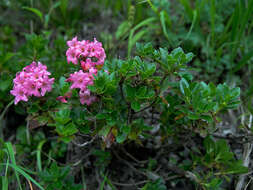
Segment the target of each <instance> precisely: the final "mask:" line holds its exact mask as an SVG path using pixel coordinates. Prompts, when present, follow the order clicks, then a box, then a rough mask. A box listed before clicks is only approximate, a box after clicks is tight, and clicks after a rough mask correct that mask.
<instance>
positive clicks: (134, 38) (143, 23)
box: [128, 17, 156, 57]
mask: <svg viewBox="0 0 253 190" xmlns="http://www.w3.org/2000/svg"><path fill="white" fill-rule="evenodd" d="M155 20H156V18H155V17H151V18H148V19H146V20H144V21H142V22H140V23H139V24H137V25H136V26H135V27H133V28H132V29H131V30H130V35H129V38H128V57H130V54H131V50H132V47H133V44H134V43H133V40H136V39H137V38H139V39H140V37H141V36H143V35H144V33H143V32H142V31H140V32H141V33H139V34H138V36H136V37H134V32H135V31H136V30H138V29H139V28H141V27H143V26H145V25H148V24H150V23H151V22H153V21H155ZM139 39H137V40H139ZM137 40H136V41H137Z"/></svg>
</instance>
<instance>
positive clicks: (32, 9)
mask: <svg viewBox="0 0 253 190" xmlns="http://www.w3.org/2000/svg"><path fill="white" fill-rule="evenodd" d="M22 8H23V9H25V10H27V11H30V12H32V13H34V14H35V15H37V16H38V17H39V18H40V20H41V22H42V23H43V13H42V12H41V11H40V10H39V9H36V8H32V7H22Z"/></svg>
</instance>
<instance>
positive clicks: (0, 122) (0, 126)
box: [0, 100, 14, 139]
mask: <svg viewBox="0 0 253 190" xmlns="http://www.w3.org/2000/svg"><path fill="white" fill-rule="evenodd" d="M13 103H14V100H12V101H11V102H10V103H9V104H7V106H6V107H5V108H4V111H3V112H2V113H1V115H0V138H1V139H3V127H4V124H3V123H4V121H3V118H4V115H5V113H6V112H7V110H8V109H9V107H10V106H11V105H12V104H13Z"/></svg>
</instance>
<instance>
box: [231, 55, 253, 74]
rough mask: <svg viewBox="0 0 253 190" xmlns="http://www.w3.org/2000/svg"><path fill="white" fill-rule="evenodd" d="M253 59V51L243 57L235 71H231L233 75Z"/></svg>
mask: <svg viewBox="0 0 253 190" xmlns="http://www.w3.org/2000/svg"><path fill="white" fill-rule="evenodd" d="M252 57H253V50H252V51H250V52H249V53H247V54H246V55H244V56H243V58H242V60H241V61H240V62H239V63H237V65H236V67H235V68H234V69H233V70H231V73H235V72H237V71H239V70H240V69H241V68H242V67H243V66H244V65H246V64H247V63H248V61H249V60H250V59H251V58H252Z"/></svg>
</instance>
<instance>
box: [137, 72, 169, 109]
mask: <svg viewBox="0 0 253 190" xmlns="http://www.w3.org/2000/svg"><path fill="white" fill-rule="evenodd" d="M167 76H168V75H167V74H165V75H164V76H163V78H162V80H161V81H160V86H161V85H162V84H163V81H164V80H165V79H166V77H167ZM155 94H156V97H155V99H154V100H153V102H151V103H150V104H149V105H148V106H146V107H144V108H142V109H141V110H139V111H137V112H134V113H140V112H143V111H144V110H146V109H148V108H150V107H152V106H153V105H154V104H155V103H156V101H157V99H158V97H159V96H158V95H159V94H160V91H156V92H155Z"/></svg>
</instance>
